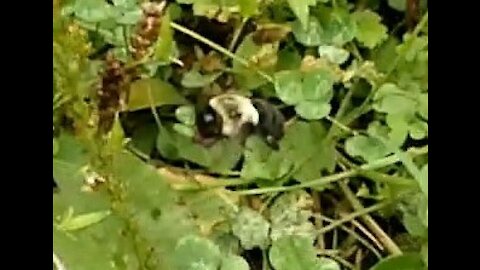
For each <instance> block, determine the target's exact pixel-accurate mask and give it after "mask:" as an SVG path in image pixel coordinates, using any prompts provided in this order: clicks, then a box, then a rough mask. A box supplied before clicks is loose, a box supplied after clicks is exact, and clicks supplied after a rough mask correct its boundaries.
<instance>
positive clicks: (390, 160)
mask: <svg viewBox="0 0 480 270" xmlns="http://www.w3.org/2000/svg"><path fill="white" fill-rule="evenodd" d="M409 152H410V150H409ZM424 153H426V152H425V150H424V151H419V152H416V155H419V154H424ZM398 161H399V158H398V157H397V156H396V155H391V156H388V157H385V158H382V159H378V160H376V161H373V162H371V163H367V164H364V165H362V166H359V167H358V169H352V170H348V171H344V172H341V173H336V174H331V175H328V176H325V177H321V178H318V179H315V180H312V181H309V182H305V183H301V184H297V185H293V186H283V187H266V188H257V189H249V190H240V191H235V193H237V194H239V195H253V194H262V193H270V192H284V191H290V190H296V189H300V188H309V187H314V186H323V185H327V184H330V183H333V182H336V181H339V180H341V179H344V178H347V177H352V176H355V175H357V174H358V173H359V171H368V170H376V169H379V168H383V167H386V166H389V165H392V164H395V163H397V162H398Z"/></svg>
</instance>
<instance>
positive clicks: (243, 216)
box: [232, 208, 270, 250]
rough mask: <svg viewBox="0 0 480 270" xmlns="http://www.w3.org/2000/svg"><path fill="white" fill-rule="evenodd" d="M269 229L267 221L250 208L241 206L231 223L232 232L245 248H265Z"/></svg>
mask: <svg viewBox="0 0 480 270" xmlns="http://www.w3.org/2000/svg"><path fill="white" fill-rule="evenodd" d="M269 230H270V224H269V223H268V221H267V220H266V219H265V218H264V217H263V216H262V215H261V214H259V213H258V212H256V211H253V210H251V209H250V208H242V209H241V210H240V213H238V214H237V215H236V217H235V219H234V221H233V223H232V232H233V234H234V235H235V236H237V237H238V239H240V243H241V244H242V247H243V248H244V249H247V250H248V249H253V248H254V247H260V248H262V249H265V248H266V247H267V246H268V244H269V239H268V233H269Z"/></svg>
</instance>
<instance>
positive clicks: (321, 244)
mask: <svg viewBox="0 0 480 270" xmlns="http://www.w3.org/2000/svg"><path fill="white" fill-rule="evenodd" d="M312 197H313V201H314V211H315V212H317V213H318V214H319V215H321V214H322V203H321V197H320V193H319V192H318V191H316V190H314V191H313V192H312ZM315 227H316V228H317V229H319V230H320V229H322V228H323V221H322V219H320V218H317V217H315ZM317 247H318V248H319V249H320V250H323V249H325V239H324V235H323V234H322V233H319V234H318V236H317Z"/></svg>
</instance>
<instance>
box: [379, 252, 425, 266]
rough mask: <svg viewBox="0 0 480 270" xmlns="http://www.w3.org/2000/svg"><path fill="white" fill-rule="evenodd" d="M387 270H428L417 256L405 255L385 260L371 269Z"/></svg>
mask: <svg viewBox="0 0 480 270" xmlns="http://www.w3.org/2000/svg"><path fill="white" fill-rule="evenodd" d="M387 269H398V270H404V269H405V270H407V269H411V270H423V269H426V268H425V265H424V264H423V262H422V258H421V257H420V256H418V255H417V254H405V255H400V256H392V257H389V258H385V259H384V260H382V261H381V262H379V263H378V264H377V265H375V266H374V267H372V268H371V270H387Z"/></svg>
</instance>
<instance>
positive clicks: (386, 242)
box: [339, 182, 402, 255]
mask: <svg viewBox="0 0 480 270" xmlns="http://www.w3.org/2000/svg"><path fill="white" fill-rule="evenodd" d="M339 185H340V188H341V189H342V191H343V193H344V194H345V197H346V198H347V200H348V201H349V202H350V204H351V205H352V207H353V209H355V210H356V211H362V210H366V209H368V208H364V207H363V205H362V204H361V202H360V201H359V200H358V199H357V197H355V194H353V192H352V190H351V189H350V188H349V187H348V185H347V183H345V182H340V183H339ZM365 214H366V213H365ZM361 219H362V221H363V222H365V224H366V225H367V227H368V228H369V229H370V230H371V231H372V233H373V234H374V235H375V236H376V237H377V239H378V240H379V241H380V242H381V243H382V245H383V246H384V247H385V248H386V249H387V250H388V252H390V254H392V255H400V254H402V251H401V250H400V248H399V247H398V246H397V244H395V242H393V240H392V239H391V238H390V237H389V236H388V235H387V234H386V233H385V232H384V231H383V230H382V228H381V227H380V226H379V225H378V224H377V223H376V222H375V220H374V219H373V218H372V217H371V216H370V215H361Z"/></svg>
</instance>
